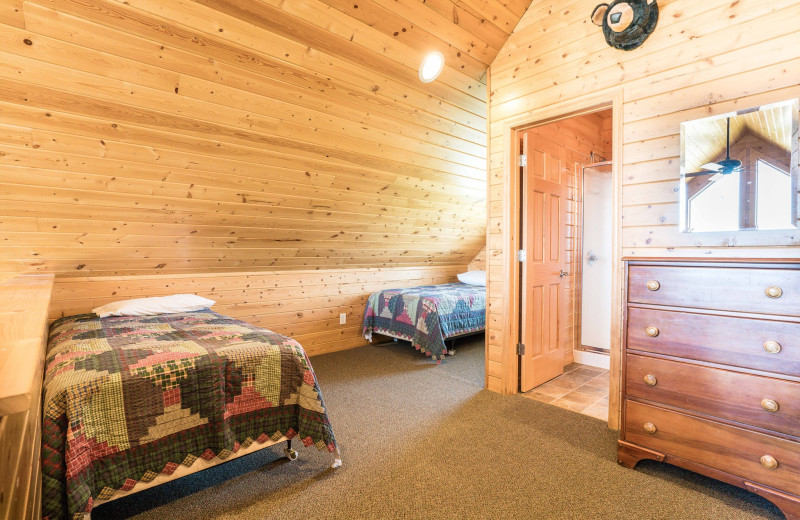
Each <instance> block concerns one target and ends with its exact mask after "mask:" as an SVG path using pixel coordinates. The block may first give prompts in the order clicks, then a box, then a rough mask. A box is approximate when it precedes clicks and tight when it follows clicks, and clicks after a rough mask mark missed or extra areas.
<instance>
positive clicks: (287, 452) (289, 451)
mask: <svg viewBox="0 0 800 520" xmlns="http://www.w3.org/2000/svg"><path fill="white" fill-rule="evenodd" d="M283 454H284V455H286V458H287V459H289V460H297V452H296V451H294V450H293V449H292V448H286V449H285V450H283Z"/></svg>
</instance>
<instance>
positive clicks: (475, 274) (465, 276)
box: [456, 271, 486, 285]
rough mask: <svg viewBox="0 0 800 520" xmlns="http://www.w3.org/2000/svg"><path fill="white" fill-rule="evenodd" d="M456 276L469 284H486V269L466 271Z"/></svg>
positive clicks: (460, 280)
mask: <svg viewBox="0 0 800 520" xmlns="http://www.w3.org/2000/svg"><path fill="white" fill-rule="evenodd" d="M456 276H458V281H459V282H461V283H468V284H470V285H486V271H467V272H466V273H461V274H458V275H456Z"/></svg>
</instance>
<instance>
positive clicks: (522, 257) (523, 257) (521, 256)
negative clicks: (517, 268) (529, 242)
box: [517, 249, 528, 262]
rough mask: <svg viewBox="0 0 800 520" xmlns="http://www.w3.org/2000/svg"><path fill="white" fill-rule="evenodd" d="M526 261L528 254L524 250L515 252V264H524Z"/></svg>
mask: <svg viewBox="0 0 800 520" xmlns="http://www.w3.org/2000/svg"><path fill="white" fill-rule="evenodd" d="M527 259H528V253H527V252H526V251H525V250H524V249H519V250H518V251H517V262H524V261H525V260H527Z"/></svg>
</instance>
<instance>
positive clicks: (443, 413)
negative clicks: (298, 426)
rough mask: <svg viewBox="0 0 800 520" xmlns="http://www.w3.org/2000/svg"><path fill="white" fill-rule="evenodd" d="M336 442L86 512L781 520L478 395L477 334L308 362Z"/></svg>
mask: <svg viewBox="0 0 800 520" xmlns="http://www.w3.org/2000/svg"><path fill="white" fill-rule="evenodd" d="M312 362H313V364H314V368H315V370H316V372H317V375H318V377H319V379H320V384H321V387H322V391H323V395H324V397H325V401H326V404H327V406H328V411H329V414H330V417H331V421H332V422H333V426H334V430H335V432H336V435H337V438H338V441H339V443H340V445H341V447H342V451H343V457H344V466H343V467H341V468H339V469H336V470H331V469H329V468H328V466H329V465H330V463H331V458H330V455H329V454H328V453H325V452H318V451H317V450H316V449H314V448H302V447H301V448H299V452H300V458H299V459H298V460H296V461H294V462H288V461H287V460H285V459H282V458H280V452H282V448H281V449H280V450H279V449H277V448H271V449H267V450H262V451H261V452H259V453H256V454H253V455H250V456H247V457H243V458H242V459H239V460H235V461H232V462H230V463H227V464H223V465H222V466H219V467H217V468H215V469H212V470H208V471H206V472H203V473H200V474H196V475H192V476H189V477H186V478H184V479H182V480H181V481H177V482H173V483H170V484H166V485H163V486H160V487H158V488H155V489H152V490H149V491H146V492H142V493H139V494H136V495H133V496H131V497H128V498H126V499H120V500H117V501H114V502H111V503H109V504H106V505H104V506H101V507H99V508H97V509H95V512H94V513H93V514H92V518H93V519H107V518H136V519H158V520H172V519H176V520H177V519H192V520H195V519H198V520H199V519H209V518H219V519H222V518H224V519H262V518H299V519H305V518H341V519H351V518H352V519H356V518H374V519H378V518H381V519H382V518H409V519H410V518H419V519H423V518H436V519H449V518H453V519H456V518H459V519H460V518H502V519H516V518H519V519H529V518H530V519H635V520H642V519H653V520H654V519H670V520H672V519H714V520H721V519H751V518H753V519H755V518H768V519H779V518H782V516H781V514H780V512H779V511H778V510H777V509H776V508H775V507H774V506H772V504H770V503H769V502H767V501H765V500H763V499H761V498H759V497H757V496H755V495H752V494H750V493H747V492H746V491H743V490H740V489H738V488H735V487H733V486H729V485H727V484H723V483H721V482H718V481H715V480H712V479H708V478H705V477H703V476H700V475H697V474H694V473H691V472H688V471H684V470H681V469H679V468H676V467H673V466H669V465H666V464H660V463H656V462H652V461H645V462H642V463H640V464H639V466H638V467H637V469H636V470H635V471H632V470H628V469H625V468H622V467H621V466H618V465H617V463H616V457H615V453H616V450H615V442H616V433H615V432H612V431H609V430H608V429H607V428H606V425H605V423H603V422H601V421H599V420H597V419H593V418H591V417H588V416H584V415H580V414H578V413H575V412H571V411H568V410H564V409H561V408H557V407H555V406H551V405H548V404H544V403H541V402H538V401H534V400H532V399H526V398H524V397H520V396H501V395H498V394H495V393H492V392H488V391H486V390H483V378H484V376H483V338H482V337H478V339H474V340H468V341H462V343H460V344H459V345H458V346H457V355H456V356H455V357H452V358H448V359H447V360H446V361H445V362H444V363H443V364H442V365H440V366H436V365H435V364H432V363H430V362H429V361H428V360H427V359H425V358H424V357H423V356H421V355H420V354H419V353H418V352H416V351H415V350H413V349H412V348H410V347H409V346H408V344H393V345H388V346H377V347H376V346H370V347H363V348H358V349H354V350H349V351H344V352H338V353H334V354H327V355H323V356H317V357H314V358H313V359H312Z"/></svg>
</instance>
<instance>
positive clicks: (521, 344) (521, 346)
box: [517, 343, 525, 356]
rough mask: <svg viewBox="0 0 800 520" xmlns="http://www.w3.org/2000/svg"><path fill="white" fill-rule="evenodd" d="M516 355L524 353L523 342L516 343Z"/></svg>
mask: <svg viewBox="0 0 800 520" xmlns="http://www.w3.org/2000/svg"><path fill="white" fill-rule="evenodd" d="M517 355H518V356H524V355H525V343H517Z"/></svg>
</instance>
